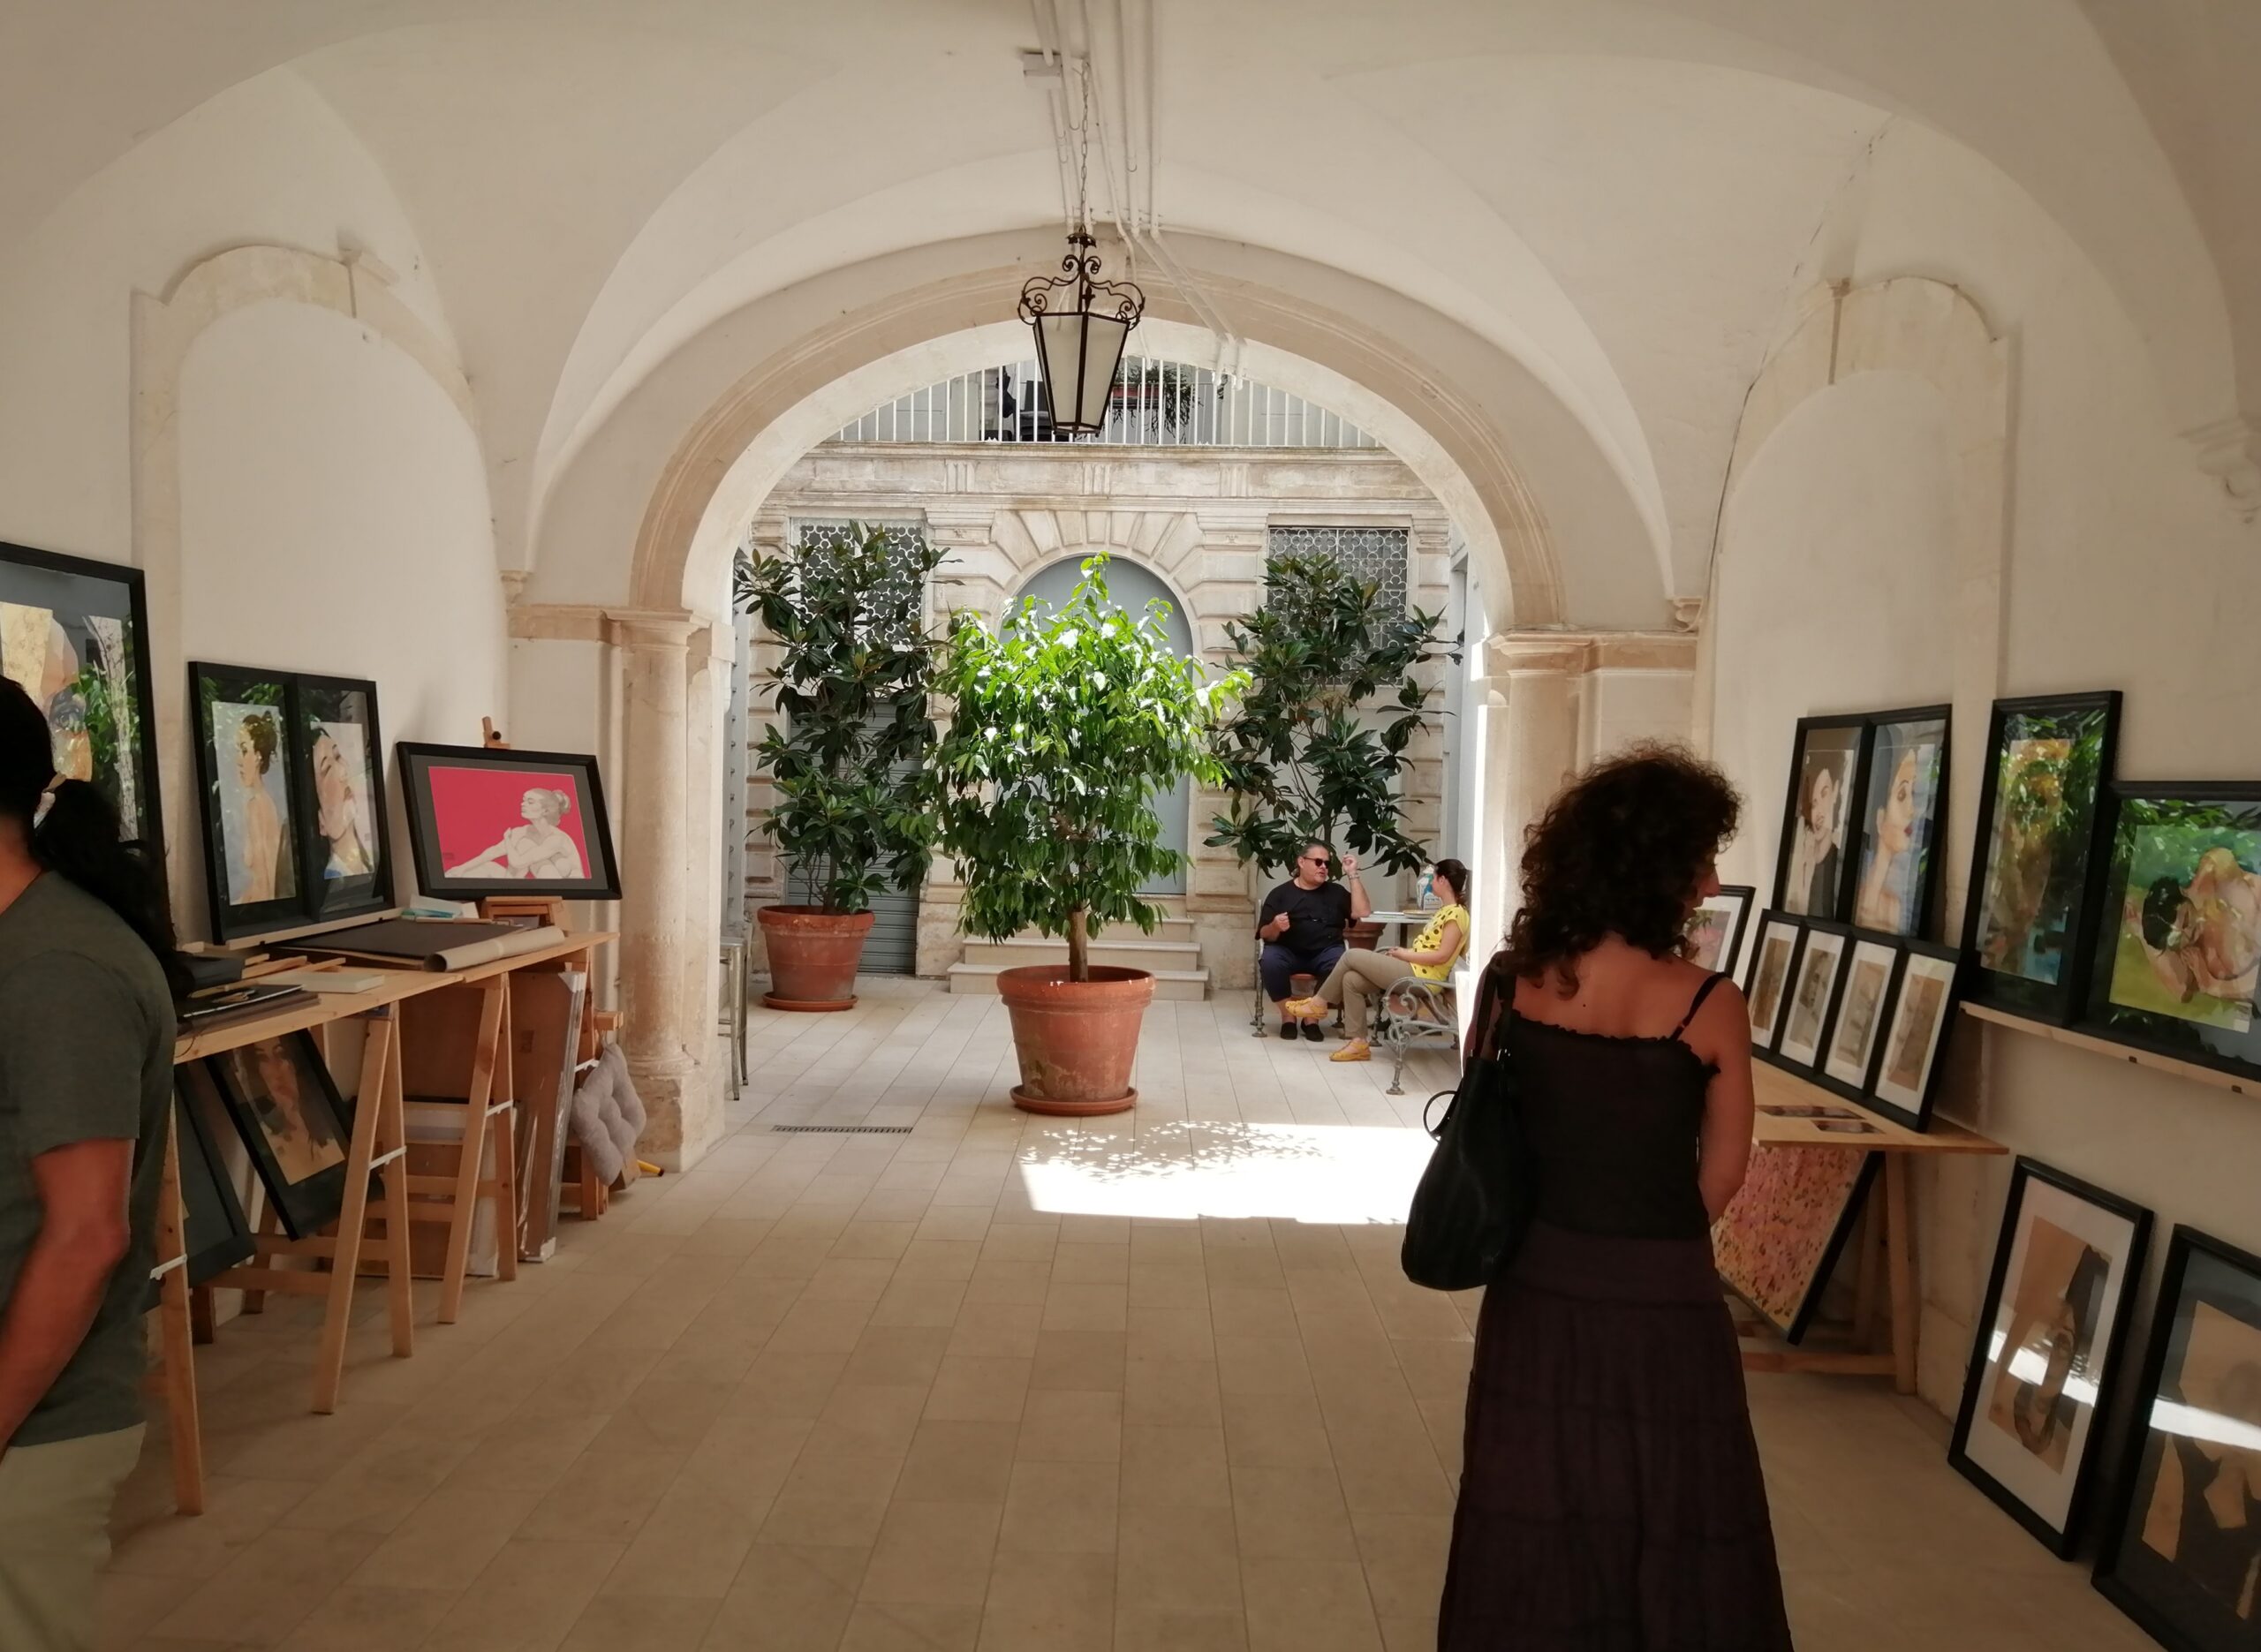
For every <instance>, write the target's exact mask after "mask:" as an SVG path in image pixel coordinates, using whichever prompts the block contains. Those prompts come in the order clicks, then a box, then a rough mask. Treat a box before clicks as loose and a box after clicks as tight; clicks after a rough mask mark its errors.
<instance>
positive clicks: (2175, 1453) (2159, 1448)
mask: <svg viewBox="0 0 2261 1652" xmlns="http://www.w3.org/2000/svg"><path fill="white" fill-rule="evenodd" d="M2202 1314H2203V1316H2204V1317H2203V1318H2202ZM2202 1332H2203V1333H2204V1334H2203V1335H2202V1334H2201V1333H2202ZM2194 1356H2195V1357H2196V1358H2197V1361H2198V1362H2199V1363H2200V1365H2201V1367H2202V1369H2206V1370H2209V1371H2210V1370H2211V1368H2212V1366H2214V1365H2216V1364H2219V1363H2224V1362H2227V1365H2228V1370H2227V1371H2226V1372H2225V1373H2224V1375H2225V1376H2228V1375H2230V1374H2232V1373H2238V1372H2242V1369H2245V1368H2248V1367H2250V1366H2251V1365H2253V1364H2255V1363H2257V1362H2261V1256H2253V1255H2252V1254H2251V1253H2250V1252H2248V1251H2244V1250H2241V1249H2239V1248H2237V1247H2235V1246H2234V1245H2230V1244H2227V1243H2225V1242H2224V1241H2221V1240H2219V1239H2215V1238H2213V1237H2212V1236H2211V1235H2209V1234H2206V1233H2200V1232H2199V1231H2198V1230H2197V1229H2196V1228H2192V1227H2182V1226H2178V1227H2177V1228H2175V1230H2174V1238H2173V1240H2172V1241H2171V1242H2170V1243H2169V1244H2168V1246H2167V1253H2166V1274H2165V1277H2164V1278H2163V1279H2161V1280H2160V1282H2159V1298H2158V1301H2157V1302H2156V1303H2155V1304H2154V1305H2153V1308H2152V1311H2151V1335H2150V1338H2149V1339H2148V1341H2147V1343H2146V1345H2145V1348H2144V1363H2143V1369H2142V1372H2141V1375H2140V1376H2139V1377H2137V1379H2136V1388H2135V1406H2136V1414H2135V1416H2134V1417H2133V1418H2132V1419H2131V1422H2130V1425H2129V1429H2128V1437H2127V1440H2126V1443H2125V1445H2124V1448H2123V1452H2122V1458H2121V1474H2120V1476H2119V1480H2118V1482H2117V1487H2116V1490H2115V1493H2114V1498H2113V1503H2112V1510H2111V1513H2110V1515H2109V1516H2108V1518H2107V1520H2106V1525H2105V1528H2104V1539H2103V1546H2102V1549H2101V1550H2100V1552H2099V1553H2098V1557H2097V1562H2096V1571H2095V1574H2094V1581H2095V1584H2096V1587H2097V1588H2098V1591H2099V1592H2100V1593H2102V1595H2104V1597H2105V1598H2106V1600H2108V1601H2110V1602H2111V1603H2113V1604H2114V1605H2115V1606H2117V1607H2118V1608H2119V1609H2120V1610H2121V1611H2123V1612H2125V1613H2127V1614H2128V1616H2129V1617H2130V1618H2133V1619H2135V1621H2136V1623H2137V1624H2138V1625H2140V1626H2142V1628H2143V1629H2144V1633H2147V1634H2149V1635H2150V1636H2151V1638H2152V1639H2153V1640H2154V1641H2158V1642H2159V1644H2160V1645H2161V1646H2163V1647H2166V1648H2168V1649H2169V1652H2251V1648H2252V1647H2253V1646H2254V1644H2255V1640H2256V1633H2257V1622H2261V1619H2257V1618H2250V1617H2248V1618H2240V1617H2239V1616H2238V1615H2237V1611H2236V1609H2235V1604H2225V1603H2223V1599H2222V1594H2221V1591H2220V1589H2219V1588H2210V1587H2209V1584H2210V1583H2213V1582H2218V1581H2219V1580H2212V1579H2209V1578H2207V1577H2205V1576H2204V1575H2194V1571H2193V1568H2192V1567H2190V1566H2189V1565H2182V1564H2178V1561H2179V1560H2181V1558H2182V1556H2181V1553H2180V1551H2181V1550H2182V1529H2181V1524H2180V1521H2179V1520H2176V1521H2175V1522H2174V1543H2175V1549H2176V1552H2174V1553H2171V1554H2170V1553H2168V1552H2166V1551H2165V1550H2161V1549H2159V1548H2158V1547H2156V1546H2155V1545H2154V1543H2153V1542H2152V1541H2151V1528H2152V1527H2153V1524H2154V1520H2155V1517H2156V1516H2163V1515H2165V1514H2166V1513H2167V1512H2168V1511H2167V1510H2166V1509H2164V1508H2162V1507H2161V1505H2162V1504H2163V1503H2165V1502H2166V1501H2168V1500H2169V1499H2168V1498H2167V1497H2166V1493H2167V1491H2168V1490H2169V1485H2168V1482H2167V1478H2166V1476H2167V1465H2168V1463H2169V1461H2170V1460H2172V1461H2173V1463H2174V1479H2175V1481H2176V1482H2181V1481H2182V1479H2183V1476H2184V1474H2185V1472H2186V1470H2185V1467H2184V1465H2185V1464H2186V1463H2187V1462H2188V1461H2189V1460H2190V1459H2192V1458H2194V1457H2195V1458H2197V1459H2198V1460H2200V1461H2201V1462H2204V1461H2207V1460H2206V1459H2205V1457H2204V1453H2203V1452H2199V1451H2198V1450H2197V1443H2196V1442H2195V1441H2192V1444H2191V1445H2190V1447H2189V1449H2188V1450H2186V1449H2185V1448H2184V1447H2183V1446H2182V1444H2181V1442H2182V1441H2185V1440H2189V1439H2191V1437H2190V1436H2189V1434H2187V1433H2182V1432H2178V1431H2177V1429H2176V1428H2175V1427H2174V1425H2175V1424H2177V1423H2181V1424H2183V1425H2184V1426H2185V1427H2187V1426H2188V1424H2189V1422H2190V1421H2191V1420H2192V1413H2193V1412H2194V1411H2195V1412H2196V1413H2197V1414H2198V1415H2200V1416H2205V1415H2208V1414H2212V1415H2213V1420H2215V1421H2217V1422H2219V1421H2221V1420H2223V1416H2222V1414H2220V1413H2219V1412H2218V1411H2217V1410H2216V1407H2218V1405H2219V1403H2220V1400H2219V1397H2217V1396H2215V1395H2212V1394H2209V1396H2208V1397H2207V1399H2204V1400H2203V1401H2202V1400H2200V1399H2197V1398H2196V1397H2194V1393H2193V1391H2194V1389H2198V1388H2199V1387H2200V1380H2199V1377H2198V1376H2197V1375H2195V1374H2194V1372H2193V1369H2192V1365H2193V1361H2194ZM2239 1380H2240V1381H2241V1383H2243V1382H2244V1380H2245V1379H2244V1378H2243V1377H2242V1376H2241V1377H2240V1379H2239ZM2217 1385H2218V1384H2209V1386H2217ZM2241 1403H2242V1392H2241ZM2239 1421H2241V1422H2245V1421H2248V1420H2247V1419H2244V1418H2242V1417H2241V1418H2240V1419H2239ZM2229 1449H2230V1450H2233V1451H2240V1450H2242V1452H2246V1453H2248V1454H2250V1452H2251V1450H2252V1449H2254V1448H2250V1447H2246V1448H2238V1447H2231V1448H2229ZM2170 1454H2171V1455H2170ZM2184 1512H2186V1513H2187V1512H2189V1511H2187V1510H2186V1511H2184ZM2162 1535H2163V1534H2162ZM2238 1542H2239V1544H2240V1545H2241V1546H2242V1548H2255V1549H2261V1522H2250V1521H2249V1522H2248V1524H2247V1526H2246V1527H2245V1528H2242V1535H2241V1536H2240V1538H2239V1540H2238ZM2239 1562H2242V1563H2243V1564H2242V1571H2241V1575H2240V1577H2239V1579H2238V1586H2239V1587H2240V1588H2241V1589H2242V1587H2243V1586H2244V1585H2245V1583H2246V1582H2247V1580H2248V1579H2249V1578H2250V1567H2251V1565H2252V1558H2250V1557H2247V1556H2244V1555H2242V1554H2235V1555H2234V1558H2233V1560H2232V1565H2231V1567H2230V1568H2227V1569H2238V1564H2237V1563H2239Z"/></svg>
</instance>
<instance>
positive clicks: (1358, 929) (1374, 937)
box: [1342, 922, 1381, 952]
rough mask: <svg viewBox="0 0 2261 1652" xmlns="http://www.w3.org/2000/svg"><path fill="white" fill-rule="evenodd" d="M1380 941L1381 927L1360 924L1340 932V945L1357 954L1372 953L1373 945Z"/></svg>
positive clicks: (1347, 927) (1351, 925) (1349, 926)
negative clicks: (1353, 949)
mask: <svg viewBox="0 0 2261 1652" xmlns="http://www.w3.org/2000/svg"><path fill="white" fill-rule="evenodd" d="M1380 939H1381V925H1380V924H1368V923H1365V922H1360V923H1357V924H1350V925H1348V926H1346V927H1345V928H1344V929H1343V931H1342V944H1343V945H1344V946H1345V947H1352V948H1355V949H1356V950H1357V951H1359V952H1372V950H1373V949H1374V943H1375V942H1376V941H1378V940H1380Z"/></svg>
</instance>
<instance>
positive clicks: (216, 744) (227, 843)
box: [188, 663, 392, 940]
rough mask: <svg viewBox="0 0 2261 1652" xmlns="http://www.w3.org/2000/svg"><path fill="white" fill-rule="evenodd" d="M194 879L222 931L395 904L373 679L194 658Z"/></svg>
mask: <svg viewBox="0 0 2261 1652" xmlns="http://www.w3.org/2000/svg"><path fill="white" fill-rule="evenodd" d="M188 670H189V703H190V705H191V707H192V721H193V729H194V743H195V749H196V779H197V791H198V794H199V796H200V798H201V799H202V808H201V811H200V812H201V816H202V823H203V827H204V873H205V877H204V882H205V894H206V898H207V900H208V901H209V903H210V909H211V914H212V932H213V933H214V935H216V937H218V938H219V939H222V940H236V939H242V938H244V937H246V936H253V935H262V934H268V933H272V932H275V931H276V930H284V929H291V928H295V927H298V926H301V925H304V924H316V923H320V922H322V921H323V920H325V919H328V918H337V917H355V916H358V915H359V914H361V913H365V912H376V911H382V910H383V909H386V908H388V907H389V906H390V905H391V904H392V876H391V868H390V865H389V856H390V830H389V826H388V824H387V821H386V815H385V782H384V767H383V762H382V753H383V751H384V747H383V745H382V743H380V741H379V738H378V731H377V690H376V685H375V684H374V683H365V682H360V681H358V680H354V679H350V678H343V677H316V676H308V675H305V674H304V673H301V672H295V671H270V670H264V669H260V668H253V667H244V666H222V665H210V664H204V663H196V664H192V665H191V666H190V667H189V668H188Z"/></svg>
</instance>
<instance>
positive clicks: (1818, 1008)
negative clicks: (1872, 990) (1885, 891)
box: [1774, 924, 1850, 1070]
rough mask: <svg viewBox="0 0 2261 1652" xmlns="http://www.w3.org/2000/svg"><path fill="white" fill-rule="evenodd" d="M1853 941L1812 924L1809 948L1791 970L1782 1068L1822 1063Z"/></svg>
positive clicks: (1778, 1053) (1779, 1043)
mask: <svg viewBox="0 0 2261 1652" xmlns="http://www.w3.org/2000/svg"><path fill="white" fill-rule="evenodd" d="M1849 940H1850V938H1849V936H1848V935H1847V934H1846V932H1844V931H1843V930H1841V929H1840V928H1838V927H1836V926H1834V925H1824V924H1807V925H1806V931H1805V945H1804V947H1801V948H1800V949H1799V951H1798V961H1797V962H1796V965H1794V966H1793V967H1792V969H1791V970H1790V987H1789V993H1788V998H1789V1004H1788V1008H1787V1009H1786V1010H1785V1012H1784V1015H1783V1018H1782V1036H1781V1037H1780V1038H1778V1039H1777V1040H1775V1043H1774V1054H1775V1057H1776V1059H1777V1061H1778V1063H1779V1064H1780V1065H1781V1066H1784V1067H1797V1068H1801V1069H1806V1070H1811V1068H1812V1067H1814V1066H1815V1065H1816V1064H1817V1063H1818V1062H1819V1060H1820V1059H1821V1039H1822V1034H1823V1033H1824V1032H1825V1031H1826V1030H1827V1028H1828V1025H1829V1012H1830V1010H1831V1008H1832V1007H1834V1005H1835V1004H1836V1002H1837V984H1838V983H1839V982H1840V981H1841V980H1842V979H1844V976H1845V953H1846V948H1847V947H1848V946H1849Z"/></svg>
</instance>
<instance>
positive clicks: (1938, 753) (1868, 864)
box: [1853, 714, 1947, 935]
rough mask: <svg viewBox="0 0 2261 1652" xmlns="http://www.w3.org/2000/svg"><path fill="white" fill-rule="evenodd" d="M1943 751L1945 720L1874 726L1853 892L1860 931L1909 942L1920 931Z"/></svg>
mask: <svg viewBox="0 0 2261 1652" xmlns="http://www.w3.org/2000/svg"><path fill="white" fill-rule="evenodd" d="M1946 751H1947V718H1946V716H1945V715H1944V714H1941V715H1940V716H1937V717H1922V718H1909V719H1907V720H1901V721H1894V722H1884V723H1879V725H1878V726H1877V733H1876V739H1875V743H1874V745H1873V746H1872V749H1871V751H1870V754H1869V783H1868V802H1867V807H1866V809H1865V810H1864V813H1865V815H1866V817H1867V818H1866V819H1865V820H1864V822H1863V823H1862V839H1861V867H1860V874H1859V877H1858V879H1856V882H1855V884H1854V889H1853V922H1854V923H1855V924H1857V925H1858V926H1859V927H1861V928H1862V929H1872V930H1880V931H1882V932H1884V933H1886V934H1887V935H1913V934H1916V933H1917V932H1918V931H1920V930H1921V929H1922V927H1923V924H1924V917H1925V916H1926V910H1925V909H1926V908H1927V907H1928V906H1929V904H1930V900H1931V889H1932V875H1933V871H1934V869H1935V867H1936V864H1937V860H1936V856H1935V854H1934V852H1933V845H1934V842H1935V840H1936V836H1937V834H1938V831H1939V811H1940V775H1941V774H1942V773H1943V772H1944V769H1945V757H1946Z"/></svg>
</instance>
